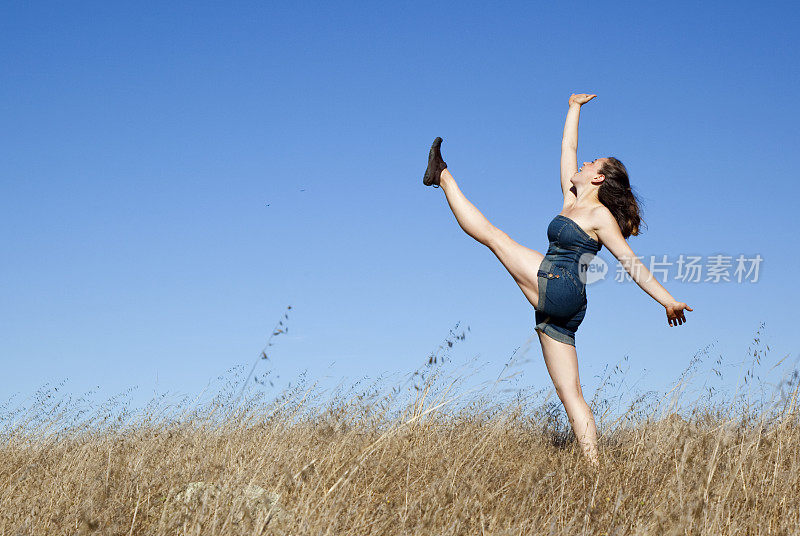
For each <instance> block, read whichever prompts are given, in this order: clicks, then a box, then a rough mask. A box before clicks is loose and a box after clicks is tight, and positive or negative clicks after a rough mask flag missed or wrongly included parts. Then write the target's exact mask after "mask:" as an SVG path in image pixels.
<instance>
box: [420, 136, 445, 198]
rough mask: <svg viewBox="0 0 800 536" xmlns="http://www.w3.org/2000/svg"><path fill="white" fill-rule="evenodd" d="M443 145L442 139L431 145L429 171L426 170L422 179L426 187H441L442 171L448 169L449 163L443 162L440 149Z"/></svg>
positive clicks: (434, 141) (437, 139)
mask: <svg viewBox="0 0 800 536" xmlns="http://www.w3.org/2000/svg"><path fill="white" fill-rule="evenodd" d="M441 145H442V138H438V137H437V138H436V139H435V140H433V145H431V151H430V153H428V169H426V170H425V175H424V176H423V177H422V184H424V185H425V186H433V187H434V188H438V187H439V179H440V178H441V176H442V171H443V170H445V169H447V163H446V162H445V161H444V160H442V153H441V151H440V149H439V148H440V147H441Z"/></svg>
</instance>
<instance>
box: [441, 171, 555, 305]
mask: <svg viewBox="0 0 800 536" xmlns="http://www.w3.org/2000/svg"><path fill="white" fill-rule="evenodd" d="M439 186H441V188H442V190H443V191H444V193H445V195H446V196H447V202H448V204H449V205H450V209H451V210H452V211H453V214H454V215H455V217H456V221H458V224H459V225H460V226H461V228H462V229H464V232H466V233H467V234H468V235H469V236H471V237H472V238H474V239H475V240H477V241H478V242H480V243H481V244H483V245H485V246H487V247H488V248H489V249H491V250H492V253H494V254H495V256H497V258H498V259H500V262H502V263H503V266H505V267H506V270H508V272H509V273H510V274H511V277H513V278H514V281H516V282H517V284H518V285H519V287H520V289H521V290H522V293H523V294H525V297H526V298H527V299H528V301H529V302H530V303H531V305H533V306H534V307H536V305H537V304H538V302H539V282H538V278H537V275H536V273H537V272H538V270H539V266H540V265H541V264H542V259H543V258H544V255H543V254H541V253H539V252H538V251H535V250H532V249H528V248H526V247H525V246H522V245H520V244H518V243H517V242H515V241H514V240H512V239H511V238H510V237H509V236H508V235H507V234H506V233H504V232H503V231H501V230H500V229H498V228H497V227H495V226H494V225H492V224H491V223H490V222H489V220H487V219H486V218H485V217H484V215H483V214H481V212H480V211H479V210H478V209H477V208H475V205H473V204H472V203H470V201H469V200H468V199H467V198H466V197H465V196H464V194H463V193H461V190H460V189H459V187H458V185H457V184H456V181H455V179H454V178H453V176H452V175H451V174H450V171H448V170H447V169H445V170H444V171H442V175H441V179H440V182H439Z"/></svg>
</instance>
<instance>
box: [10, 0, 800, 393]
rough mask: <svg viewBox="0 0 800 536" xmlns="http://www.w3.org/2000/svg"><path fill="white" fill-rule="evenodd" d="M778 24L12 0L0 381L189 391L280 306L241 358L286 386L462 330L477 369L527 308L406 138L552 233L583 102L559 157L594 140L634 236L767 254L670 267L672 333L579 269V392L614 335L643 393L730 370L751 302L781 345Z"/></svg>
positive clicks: (665, 244)
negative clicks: (630, 212) (566, 126)
mask: <svg viewBox="0 0 800 536" xmlns="http://www.w3.org/2000/svg"><path fill="white" fill-rule="evenodd" d="M798 23H800V11H799V10H798V7H797V6H796V4H795V3H792V2H781V3H770V2H768V3H751V4H749V5H748V4H744V3H730V2H725V3H723V2H706V3H701V4H698V3H696V2H687V3H683V4H681V3H674V2H672V3H660V4H659V5H656V4H654V3H641V2H625V3H623V2H607V3H606V2H577V3H570V4H569V5H566V4H560V3H548V2H537V3H528V2H520V3H516V4H512V3H508V4H503V5H497V6H494V7H489V6H488V5H487V4H486V3H485V2H472V3H463V2H459V3H448V2H434V3H430V2H416V3H406V2H403V3H384V4H382V5H377V4H374V3H366V2H365V3H361V4H345V3H343V2H336V3H333V4H324V3H316V2H315V3H309V4H300V5H298V4H296V3H289V2H286V3H282V4H279V3H276V2H252V3H246V2H239V3H234V4H221V3H205V2H185V3H178V2H172V3H170V5H165V4H164V3H160V2H159V3H148V4H145V3H134V4H131V3H128V4H119V3H107V2H93V3H89V2H82V3H80V4H79V5H76V4H54V3H30V4H29V3H25V4H19V3H17V4H15V5H10V4H6V5H4V6H3V7H2V16H0V44H1V45H2V46H0V59H1V60H2V64H3V69H2V72H1V73H0V77H2V78H1V79H0V110H1V111H0V121H1V122H2V129H0V136H2V144H0V162H1V165H0V174H1V175H0V179H1V180H2V195H0V223H1V224H2V225H0V229H2V231H1V232H2V237H3V239H2V243H3V262H2V263H1V264H0V277H2V279H1V281H2V282H1V283H0V300H2V304H3V306H2V310H1V311H0V355H1V356H2V360H3V364H4V373H3V381H2V382H0V399H3V400H5V399H7V398H8V397H10V396H12V395H14V394H15V393H17V396H21V397H24V396H28V395H29V394H30V393H32V392H33V391H34V390H35V388H36V387H38V386H39V385H41V384H43V383H44V382H48V381H51V382H58V381H60V380H62V379H64V378H68V382H67V384H66V387H65V389H68V390H69V391H74V392H76V393H77V392H83V391H85V390H88V389H90V388H92V387H93V386H96V385H100V386H101V393H103V394H105V395H108V396H110V395H113V394H115V393H117V392H120V391H122V390H124V389H126V388H128V387H131V386H138V392H139V395H137V396H140V397H141V398H142V399H147V398H148V397H149V396H150V395H152V393H153V392H154V390H155V389H158V391H159V392H162V391H164V390H171V391H177V392H185V393H198V392H200V390H201V389H202V388H203V387H204V386H205V385H206V384H207V382H208V381H209V380H210V379H212V378H214V377H216V376H218V375H219V374H221V373H223V372H224V371H225V370H227V369H229V368H230V367H234V366H237V365H244V366H246V367H248V368H249V366H250V364H251V363H252V362H253V360H254V358H255V357H256V356H257V354H258V352H259V351H260V349H261V348H262V347H263V345H264V344H265V342H266V339H267V337H268V335H269V333H270V331H271V329H272V327H273V326H274V325H275V323H276V322H277V320H278V319H279V318H280V316H281V315H282V314H283V313H284V310H285V308H286V307H287V305H291V306H292V311H291V312H290V314H289V319H288V322H287V324H288V325H289V332H288V333H287V334H285V335H282V336H279V337H276V338H275V339H274V341H275V346H274V347H273V348H272V349H273V353H272V363H271V365H267V366H266V368H260V369H259V370H260V371H262V372H263V371H264V370H266V369H267V368H269V366H272V367H273V368H274V374H275V375H276V376H279V377H280V380H281V381H284V382H287V381H290V380H292V378H294V377H296V375H297V374H298V373H299V372H300V371H302V370H304V369H308V371H309V372H308V374H309V376H310V377H312V378H314V377H323V376H327V377H331V378H339V377H342V376H346V377H349V378H358V377H360V376H363V375H367V376H370V377H374V376H377V375H378V374H380V373H381V372H384V371H392V372H397V371H400V372H405V371H411V370H414V369H415V368H416V367H417V366H418V365H419V364H421V363H422V362H424V360H425V358H426V356H427V354H428V353H429V352H430V351H431V350H433V349H435V348H436V347H437V346H438V345H439V344H440V343H441V342H442V340H443V339H444V338H445V337H446V335H447V332H448V330H449V329H450V328H451V327H452V326H453V325H454V324H455V323H456V322H459V321H460V322H462V325H465V326H466V325H468V326H470V332H469V333H468V336H467V338H466V339H465V340H464V341H460V342H459V343H458V345H457V347H454V348H453V353H454V355H455V356H457V357H458V358H459V359H461V358H463V359H468V358H469V357H471V356H476V355H477V356H480V359H481V360H482V361H483V362H486V363H488V364H489V367H490V368H491V373H490V374H489V375H490V376H491V375H496V374H497V373H499V371H500V369H501V368H502V365H503V364H504V363H505V362H506V361H507V360H508V358H509V356H510V355H511V353H512V352H513V351H514V349H515V348H516V347H518V346H520V345H522V344H523V343H524V342H525V341H526V340H527V339H528V337H530V336H531V335H532V334H533V333H534V332H533V325H534V324H533V319H534V310H533V308H532V307H531V306H530V304H529V303H528V302H527V301H526V300H525V298H524V296H523V295H522V293H521V292H520V290H519V289H518V287H517V286H516V284H515V283H514V281H513V280H512V279H511V277H510V276H509V275H508V273H507V272H506V271H505V269H504V268H503V267H502V265H501V264H500V263H499V262H498V260H497V259H496V258H495V257H494V255H492V253H491V252H490V251H489V250H488V249H486V248H485V247H484V246H482V245H480V244H478V243H477V242H475V241H474V240H472V239H471V238H470V237H468V236H467V235H466V234H464V233H463V231H462V230H461V229H460V228H459V227H458V225H457V223H456V221H455V219H454V218H453V215H452V213H451V212H450V210H449V208H448V206H447V203H446V201H445V198H444V194H443V192H442V191H441V190H436V189H431V188H426V187H424V186H423V185H422V174H423V171H424V169H425V165H426V161H427V153H428V148H429V147H430V143H431V141H432V140H433V138H434V137H436V136H442V137H443V138H444V144H443V149H442V151H443V154H444V157H445V160H446V161H447V162H448V164H449V167H450V170H451V172H452V173H453V174H454V176H455V177H456V179H457V180H458V181H459V184H460V186H461V188H462V190H463V191H464V193H465V194H466V195H467V197H469V199H470V200H471V201H472V202H473V203H474V204H475V205H476V206H477V207H478V208H479V209H480V210H481V211H482V212H483V213H484V214H485V215H486V216H487V217H488V218H489V219H490V220H491V221H492V222H493V223H494V224H495V225H497V226H498V227H500V228H501V229H503V230H504V231H506V232H507V233H508V234H509V235H510V236H512V237H513V238H514V239H516V240H517V241H519V242H521V243H523V244H525V245H526V246H528V247H530V248H533V249H536V250H539V251H541V252H545V251H546V249H547V237H546V227H547V224H548V222H549V221H550V220H551V219H552V217H553V216H554V215H555V214H557V213H558V212H559V211H560V210H561V203H562V195H561V190H560V186H559V169H558V166H559V150H560V141H561V134H562V129H563V123H564V118H565V114H566V111H567V99H568V97H569V95H570V94H571V93H573V92H576V93H578V92H587V93H596V94H597V95H598V97H597V98H596V99H595V100H593V101H592V102H590V103H589V104H587V105H586V106H585V107H584V108H583V111H582V114H581V123H580V137H579V148H578V158H579V161H581V162H582V161H584V160H592V159H594V158H597V157H598V156H609V155H611V156H616V157H617V158H619V159H620V160H622V161H623V162H624V163H625V164H626V166H627V167H628V170H629V172H630V178H631V181H632V183H633V185H634V188H635V190H636V191H637V192H638V193H639V194H640V195H641V197H642V199H643V200H644V202H645V204H644V207H643V215H644V219H645V221H646V223H647V225H648V227H647V229H646V230H645V233H644V234H643V235H641V236H639V237H633V238H631V239H630V242H629V243H630V244H631V246H632V248H633V250H634V252H636V254H637V255H641V256H645V257H646V258H648V259H649V256H650V255H657V256H661V255H667V256H668V259H670V260H674V259H675V258H677V256H678V255H680V254H684V255H699V256H703V258H706V257H707V256H710V255H716V254H723V255H730V256H733V257H734V258H735V257H736V256H738V255H739V254H744V255H746V256H748V257H753V256H755V255H756V254H760V255H761V257H762V258H763V259H764V260H763V262H762V264H761V266H760V270H759V281H758V282H757V283H746V282H743V283H736V282H729V283H717V284H711V283H703V282H701V283H687V282H681V281H667V282H665V283H664V284H665V286H666V288H667V289H668V290H669V291H670V292H671V293H672V294H673V295H674V296H675V297H676V298H677V299H679V300H682V301H685V302H687V303H688V304H689V305H690V306H692V307H693V308H694V312H687V313H686V316H687V320H688V322H687V323H686V324H685V325H683V326H680V327H672V328H670V327H669V326H668V325H667V322H666V318H665V315H664V310H663V308H662V307H661V306H660V305H659V304H658V303H657V302H655V301H654V300H653V299H652V298H650V297H649V296H648V295H647V294H645V293H644V292H643V291H642V290H641V289H639V287H638V286H636V284H635V283H633V282H630V281H629V282H627V283H617V282H613V281H603V282H600V283H596V284H593V285H590V286H589V287H588V288H587V290H588V296H589V306H588V311H587V315H586V319H585V320H584V322H583V324H582V325H581V327H580V329H579V330H578V334H577V340H578V346H577V348H578V357H579V361H580V367H581V379H582V383H583V384H584V386H585V390H590V391H591V390H593V388H594V386H595V385H596V384H597V381H598V380H597V378H596V377H594V376H595V375H597V374H600V373H601V371H602V370H603V367H605V366H606V365H607V364H610V366H612V367H613V364H614V363H616V362H617V361H619V360H620V359H622V358H623V356H625V355H629V356H630V363H631V374H634V373H635V374H636V378H638V377H639V376H642V379H641V382H640V383H639V386H640V387H642V388H647V387H650V386H652V387H653V388H660V387H661V386H662V385H663V384H664V383H665V382H666V381H667V380H671V379H674V378H676V377H677V376H678V375H679V374H680V371H681V370H683V368H684V367H685V366H686V365H687V363H688V361H689V359H690V358H691V356H692V355H693V354H694V353H695V352H697V351H698V350H699V349H701V348H703V347H706V346H708V345H710V344H713V345H714V346H713V348H714V350H713V351H714V352H715V353H717V354H722V355H723V356H724V357H725V359H726V360H731V361H733V360H741V359H742V358H744V357H745V353H746V350H747V346H748V344H749V343H750V341H751V340H752V338H753V336H754V334H755V332H756V330H757V329H758V326H759V324H760V323H761V322H765V324H766V330H765V339H766V340H767V341H768V343H769V344H770V347H771V354H770V355H771V356H772V357H771V359H773V361H777V359H780V358H781V357H784V356H786V355H787V354H789V355H791V356H796V355H797V352H798V348H800V330H798V328H797V326H796V322H797V320H796V319H797V313H796V303H797V299H798V297H800V292H798V289H797V282H796V279H795V275H796V274H797V266H798V262H799V261H800V253H798V244H799V243H800V240H798V238H797V237H798V234H800V231H798V225H797V221H796V220H797V218H796V207H797V202H798V197H800V187H799V186H798V182H799V181H798V178H797V175H798V173H797V161H796V157H797V155H798V152H797V147H798V146H800V143H798V142H800V139H798V137H799V136H798V119H800V114H798V105H797V88H798V87H800V76H799V74H800V73H798V62H797V56H796V54H797V49H798V45H800V42H799V40H798V35H800V34H799V33H798V31H797V28H798ZM599 256H600V257H601V258H603V260H605V261H606V262H609V263H611V264H612V265H616V262H617V261H616V259H614V258H613V256H612V255H611V254H610V253H609V252H608V251H607V249H606V248H603V250H602V251H601V253H600V255H599ZM673 270H674V267H673ZM670 274H671V275H672V274H675V272H674V271H671V272H670ZM673 277H674V275H673ZM704 277H705V274H704ZM534 343H535V346H533V347H532V354H531V357H533V359H532V360H531V361H530V362H529V363H528V364H526V365H525V367H524V376H525V379H526V380H525V381H526V382H528V383H529V384H532V385H547V384H548V383H549V381H550V380H549V377H548V376H547V372H546V369H545V366H544V362H543V361H542V360H541V354H540V350H539V349H538V342H537V341H535V340H534ZM265 365H266V363H262V364H261V365H259V366H260V367H265ZM492 367H493V368H492ZM644 371H646V372H644ZM634 379H635V378H634ZM156 381H157V382H158V383H157V384H156ZM156 385H157V387H156Z"/></svg>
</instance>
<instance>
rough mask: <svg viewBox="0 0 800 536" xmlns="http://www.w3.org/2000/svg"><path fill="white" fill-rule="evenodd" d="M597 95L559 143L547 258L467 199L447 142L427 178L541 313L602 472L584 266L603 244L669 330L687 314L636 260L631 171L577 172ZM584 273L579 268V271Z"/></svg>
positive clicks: (550, 365) (547, 348) (565, 396)
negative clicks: (557, 191) (585, 363)
mask: <svg viewBox="0 0 800 536" xmlns="http://www.w3.org/2000/svg"><path fill="white" fill-rule="evenodd" d="M596 96H597V95H589V94H585V93H581V94H573V95H572V96H570V98H569V110H568V111H567V120H566V124H565V125H564V137H563V139H562V142H561V190H562V192H563V194H564V206H563V208H562V209H561V213H560V214H558V215H556V216H555V217H554V218H553V220H552V221H551V222H550V225H549V226H548V228H547V237H548V239H549V241H550V246H549V248H548V250H547V254H546V255H542V254H541V253H539V252H538V251H534V250H532V249H528V248H526V247H524V246H522V245H520V244H518V243H517V242H515V241H514V240H512V239H511V238H510V237H509V236H508V235H507V234H505V233H504V232H503V231H501V230H500V229H498V228H497V227H495V226H494V225H492V224H491V223H490V222H489V221H488V220H487V219H486V218H485V217H484V216H483V214H481V213H480V212H479V211H478V209H477V208H475V206H474V205H473V204H472V203H470V202H469V200H467V198H466V197H464V194H462V193H461V190H460V189H459V188H458V185H457V184H456V181H455V179H454V178H453V176H452V175H451V174H450V172H449V171H448V170H447V164H446V163H445V162H444V160H442V155H441V152H440V146H441V143H442V138H436V139H435V140H434V142H433V146H432V147H431V150H430V154H429V157H428V169H427V170H426V171H425V176H424V177H423V180H422V182H423V184H425V185H426V186H435V187H441V188H442V190H444V193H445V196H447V202H448V204H449V205H450V208H451V210H452V211H453V214H454V215H455V217H456V220H457V221H458V224H459V225H460V226H461V228H462V229H464V231H465V232H466V233H467V234H468V235H470V236H471V237H472V238H474V239H475V240H477V241H478V242H480V243H481V244H484V245H485V246H488V247H489V249H491V250H492V252H493V253H494V254H495V255H496V256H497V258H498V259H500V262H502V263H503V266H505V267H506V269H507V270H508V271H509V273H510V274H511V277H513V278H514V281H516V282H517V284H518V285H519V287H520V289H522V293H523V294H524V295H525V297H526V298H527V299H528V301H529V302H530V303H531V305H533V308H534V309H535V311H536V313H535V316H536V327H535V330H536V332H537V334H538V336H539V342H540V343H541V345H542V353H543V355H544V361H545V364H546V366H547V371H548V372H549V373H550V378H551V379H552V380H553V384H554V385H555V388H556V392H557V393H558V397H559V398H560V399H561V402H562V403H563V404H564V408H565V409H566V411H567V415H568V417H569V422H570V424H571V425H572V429H573V431H574V433H575V437H576V438H577V439H578V442H579V444H580V446H581V448H582V450H583V452H584V454H585V455H586V456H587V458H588V459H589V461H590V462H591V463H592V464H593V465H594V466H598V464H599V460H598V453H597V429H596V427H595V421H594V417H593V416H592V412H591V410H590V409H589V406H588V404H587V403H586V401H585V400H584V398H583V393H582V392H581V385H580V380H579V378H578V356H577V353H576V350H575V332H576V331H577V329H578V326H579V325H580V323H581V322H582V321H583V317H584V315H585V313H586V305H587V300H586V284H585V280H584V278H583V277H582V275H581V274H582V273H585V266H586V265H587V264H588V262H589V261H590V260H591V258H592V257H594V255H595V254H596V253H597V252H598V251H600V249H601V248H602V246H603V245H605V246H606V247H607V248H608V250H609V251H610V252H611V253H612V254H613V255H614V256H615V257H616V258H617V259H618V260H619V261H620V263H621V264H622V265H623V266H624V267H625V270H626V271H627V272H628V273H629V274H630V275H631V277H632V278H633V280H634V281H636V284H638V285H639V286H640V287H641V288H642V290H644V291H645V292H647V293H648V294H649V295H650V296H651V297H652V298H653V299H654V300H656V301H657V302H659V303H660V304H661V305H662V306H663V307H664V309H665V311H666V315H667V322H668V324H669V325H670V327H671V326H677V325H682V324H683V323H684V322H686V318H685V316H684V309H686V310H688V311H692V310H693V309H692V308H691V307H689V306H688V305H686V304H685V303H683V302H679V301H677V300H676V299H675V298H673V297H672V295H671V294H670V293H669V292H667V290H666V289H665V288H664V287H663V286H661V284H660V283H659V282H658V281H657V280H656V279H655V278H654V277H651V274H650V272H649V270H648V269H647V268H646V267H645V266H644V264H642V262H641V261H640V260H639V259H638V258H637V257H636V256H635V255H634V253H633V251H632V250H631V248H630V246H629V245H628V243H627V242H626V238H628V237H629V236H631V235H634V236H635V235H638V234H639V225H640V223H641V218H640V217H639V205H638V202H637V200H636V198H635V196H634V194H633V192H632V191H631V185H630V181H629V180H628V173H627V170H626V169H625V166H623V165H622V162H620V161H619V160H617V159H616V158H613V157H607V158H597V159H595V160H593V161H591V162H584V163H583V166H582V167H581V168H580V169H578V158H577V150H578V117H579V115H580V110H581V106H583V105H584V104H586V103H587V102H589V101H590V100H592V99H593V98H595V97H596ZM582 266H583V267H584V270H581V267H582Z"/></svg>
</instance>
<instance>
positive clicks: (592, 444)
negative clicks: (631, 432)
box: [536, 330, 599, 467]
mask: <svg viewBox="0 0 800 536" xmlns="http://www.w3.org/2000/svg"><path fill="white" fill-rule="evenodd" d="M536 333H538V334H539V341H540V342H541V344H542V353H543V354H544V362H545V365H546V366H547V372H549V373H550V378H551V379H552V380H553V385H554V386H555V388H556V393H557V394H558V398H559V399H560V400H561V403H562V404H564V409H565V410H566V411H567V417H569V422H570V424H571V425H572V431H573V432H574V433H575V437H576V438H577V439H578V443H579V444H580V446H581V449H582V450H583V453H584V455H586V457H587V458H588V459H589V461H590V462H591V463H592V464H593V465H594V466H595V467H597V466H598V464H599V459H598V458H599V457H598V453H597V427H596V425H595V422H594V416H593V415H592V410H591V409H589V404H587V403H586V400H584V399H583V391H582V390H581V382H580V378H579V377H578V353H577V351H576V350H575V347H574V346H572V345H571V344H566V343H563V342H561V341H557V340H555V339H553V338H551V337H549V336H548V335H546V334H544V333H542V332H541V331H538V330H537V331H536Z"/></svg>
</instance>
